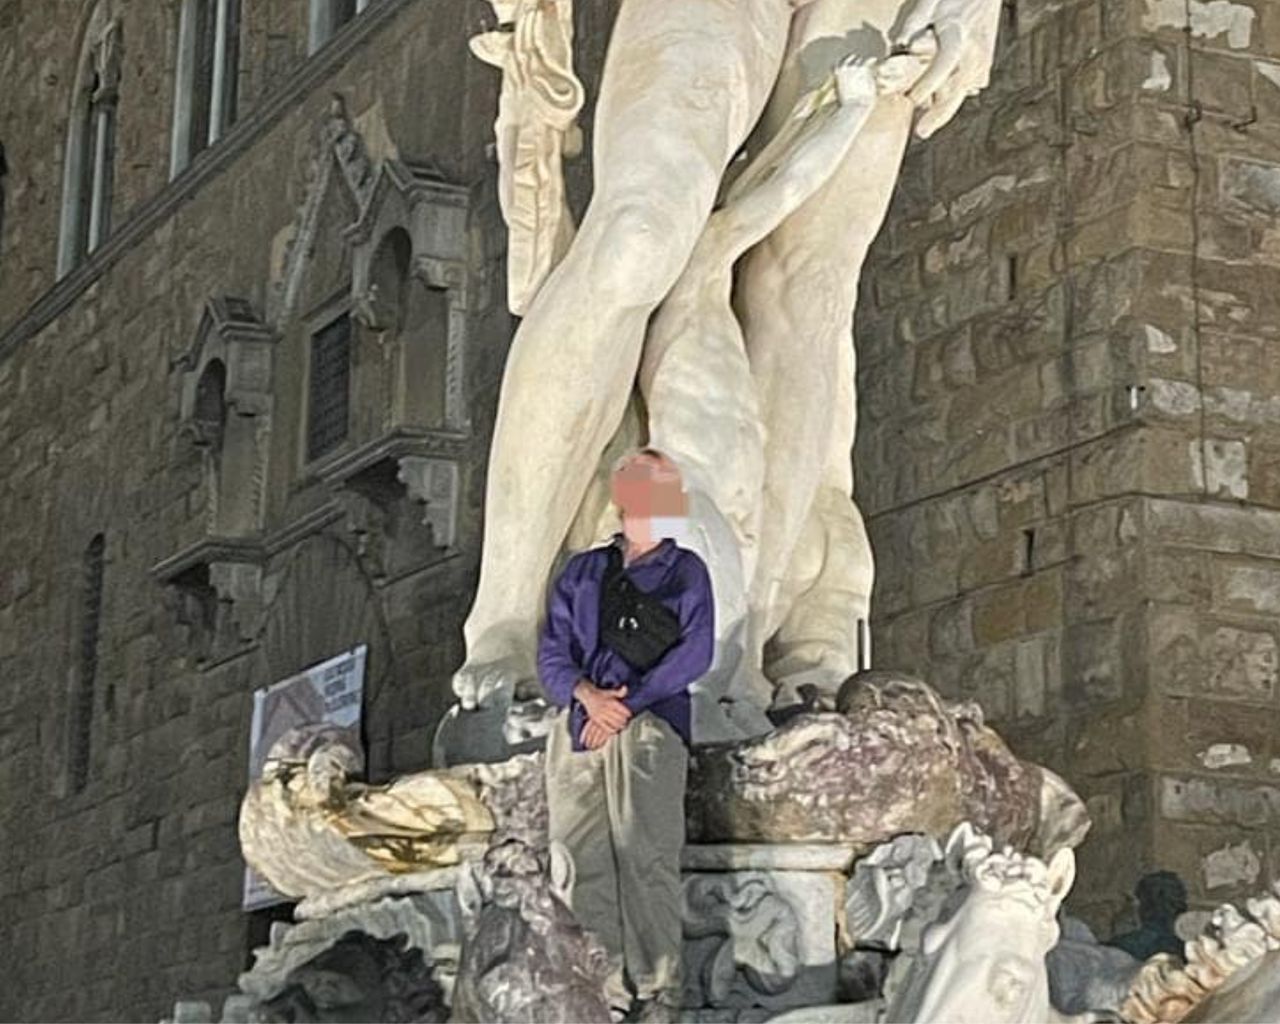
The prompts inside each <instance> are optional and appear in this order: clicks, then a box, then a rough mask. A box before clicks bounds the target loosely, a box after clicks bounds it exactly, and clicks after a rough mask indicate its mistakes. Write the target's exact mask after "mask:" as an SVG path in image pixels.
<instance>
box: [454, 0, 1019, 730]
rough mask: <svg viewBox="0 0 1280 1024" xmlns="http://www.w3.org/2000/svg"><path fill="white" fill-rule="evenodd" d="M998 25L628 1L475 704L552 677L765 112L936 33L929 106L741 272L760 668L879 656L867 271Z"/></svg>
mask: <svg viewBox="0 0 1280 1024" xmlns="http://www.w3.org/2000/svg"><path fill="white" fill-rule="evenodd" d="M999 10H1000V4H999V2H998V0H909V2H907V3H904V2H903V0H808V2H806V0H742V2H739V3H734V4H726V3H724V2H723V0H683V2H681V3H678V4H677V3H652V2H648V0H624V2H623V4H622V6H621V9H620V11H619V14H618V17H617V20H616V22H615V25H614V30H613V37H612V40H611V43H610V49H609V57H608V60H607V61H606V66H605V69H604V75H603V79H602V82H601V89H600V96H599V102H598V104H597V112H596V126H595V127H596V130H595V137H594V142H595V152H594V154H593V158H594V172H595V173H594V183H595V193H594V195H593V197H592V201H591V204H590V206H589V207H588V209H587V211H586V214H585V216H584V218H583V223H582V225H581V228H580V230H579V232H578V234H577V237H576V238H575V239H574V241H573V243H572V245H570V247H569V249H568V251H567V252H566V253H565V256H564V259H563V260H562V262H561V263H560V264H559V266H558V267H557V269H556V271H555V273H554V274H553V275H551V276H550V277H549V278H548V279H547V281H546V283H545V285H544V286H543V287H542V288H541V289H540V290H539V292H538V294H537V295H536V296H535V297H534V299H533V301H532V302H531V303H530V304H529V308H528V311H527V314H526V316H525V319H524V322H523V323H522V325H521V327H520V330H519V331H518V332H517V335H516V338H515V341H514V343H513V345H512V348H511V352H510V354H509V356H508V360H507V364H506V368H505V374H504V381H503V387H502V396H501V401H500V403H499V409H498V416H497V422H496V426H495V435H494V442H493V449H492V453H491V457H490V462H489V478H488V486H487V495H486V502H487V504H486V512H485V529H486V537H485V545H484V552H483V560H482V566H481V576H480V583H479V588H478V591H477V595H476V601H475V604H474V606H473V608H472V611H471V614H470V616H469V617H468V621H467V625H466V630H465V632H466V638H467V661H466V664H465V665H464V666H463V667H462V668H461V669H460V670H459V672H458V673H457V675H456V676H455V679H454V688H455V691H456V692H457V694H458V697H459V699H460V701H461V702H462V704H463V706H464V707H465V708H472V707H475V706H477V705H480V704H484V703H486V702H488V701H490V700H493V699H495V695H504V694H505V695H507V699H509V695H510V694H511V693H512V692H513V691H514V690H515V689H516V687H517V685H518V684H520V683H522V682H527V681H532V680H533V679H534V678H535V674H534V666H533V647H534V639H535V632H536V623H537V620H538V617H539V614H540V610H541V607H540V606H541V603H542V597H543V588H544V585H545V582H546V579H547V576H548V573H549V571H550V569H551V566H552V563H553V561H554V559H555V557H556V555H557V552H558V550H559V548H560V546H561V544H562V543H563V541H564V539H565V537H566V535H567V534H568V531H569V528H570V525H571V523H572V522H573V521H574V518H575V516H576V515H577V514H578V512H579V508H580V506H581V504H582V502H583V499H584V494H585V493H586V491H587V488H588V485H589V484H590V483H591V482H592V480H593V479H594V478H596V477H597V475H598V468H599V461H600V458H601V454H602V453H603V452H604V450H605V448H606V446H607V445H608V443H609V439H610V437H611V436H613V435H614V433H615V431H616V430H617V429H618V427H619V423H620V422H621V420H622V418H623V414H624V409H625V407H626V405H627V402H628V398H629V396H630V394H631V392H632V390H633V385H634V382H635V377H636V371H637V369H638V367H639V365H640V359H641V353H642V346H643V344H644V337H645V331H646V326H647V324H648V322H649V320H650V317H651V315H652V314H653V313H654V311H655V310H656V309H657V308H658V306H659V305H660V304H661V303H662V302H663V300H664V299H666V298H667V297H668V296H669V294H670V293H671V290H672V287H673V286H674V285H675V284H676V281H677V280H678V279H679V277H680V275H681V273H682V272H683V271H684V269H685V267H686V266H687V265H688V263H689V258H690V255H691V254H692V253H693V251H694V248H695V246H696V245H697V244H698V241H699V238H700V237H702V235H703V232H704V229H705V228H706V226H707V222H708V218H709V217H710V215H711V212H712V208H713V206H714V203H715V200H716V195H717V192H718V191H719V190H720V188H721V185H722V179H723V177H724V172H725V170H726V168H727V167H728V165H729V163H730V161H731V159H732V158H733V156H734V155H735V153H737V152H738V150H739V148H740V147H741V145H742V144H743V142H744V141H745V139H746V138H747V135H748V133H749V132H750V130H751V128H752V126H753V125H754V124H755V123H756V121H757V119H758V118H759V115H760V114H761V113H762V112H763V111H764V110H765V107H766V105H768V106H769V113H768V115H767V116H766V118H765V121H764V122H763V123H762V127H761V132H760V134H759V138H760V140H761V142H762V143H764V142H766V141H767V139H768V138H770V137H772V136H775V135H778V134H779V133H780V131H781V128H782V125H783V122H785V120H786V118H787V116H788V115H789V114H790V113H791V112H792V111H794V110H797V109H798V108H797V100H798V98H799V97H801V96H804V95H805V94H807V93H810V92H811V91H812V90H814V89H815V87H817V86H818V85H819V84H820V82H822V81H823V80H825V79H827V78H828V77H829V76H830V75H831V73H832V69H833V68H834V67H836V66H837V65H839V64H840V63H841V62H842V61H843V60H845V59H846V58H847V57H850V56H853V57H855V58H863V59H878V58H882V57H884V56H885V55H887V54H888V53H889V52H890V51H891V49H893V48H894V47H895V46H898V47H905V46H906V45H907V44H909V43H911V42H916V41H919V40H920V38H921V36H925V35H929V34H930V33H932V36H933V38H935V39H936V42H937V50H936V55H935V56H933V57H932V58H931V60H930V61H929V66H928V69H927V70H926V71H925V72H924V74H923V75H922V76H921V77H920V79H919V81H918V82H916V84H915V85H914V86H913V87H912V89H911V91H910V93H908V94H907V95H906V96H904V95H901V94H898V93H894V94H892V95H885V96H882V97H878V98H877V100H876V103H875V106H874V109H873V110H872V111H871V112H870V114H869V116H868V117H867V120H866V123H865V124H864V125H862V126H861V127H860V129H859V134H858V139H859V141H858V143H857V145H856V146H854V147H853V148H852V150H851V151H850V152H849V153H848V154H847V155H846V156H845V158H844V159H843V160H842V161H836V169H835V170H834V171H833V172H832V173H831V174H830V175H829V176H828V178H827V179H826V181H825V183H824V184H823V185H822V187H821V188H819V189H818V190H817V191H816V192H814V193H813V194H812V195H811V196H810V197H809V198H808V199H807V201H804V202H802V203H800V205H799V206H798V207H796V208H795V209H794V211H793V212H791V213H790V215H789V216H787V217H786V219H785V220H784V221H783V222H782V223H780V224H778V225H777V226H776V227H775V228H774V229H773V230H772V232H771V233H770V234H769V237H768V238H766V239H765V240H764V241H762V242H760V243H759V244H757V245H756V246H755V247H754V249H753V250H752V251H751V252H749V253H748V254H747V255H746V256H745V257H744V262H743V264H742V269H741V273H740V275H739V279H738V289H737V290H738V293H739V295H740V298H741V302H740V303H739V306H740V316H741V323H742V325H743V332H742V333H743V336H744V338H745V344H746V351H747V355H748V357H749V359H750V370H751V373H752V375H753V377H754V379H755V382H756V389H757V391H758V393H759V394H760V396H761V399H762V403H761V407H760V414H761V418H762V420H763V423H764V428H765V437H766V439H767V440H766V443H765V449H764V456H765V458H764V476H763V489H762V492H761V494H760V496H759V498H758V501H759V503H760V509H761V510H762V513H761V520H760V522H761V531H762V533H761V542H760V545H759V548H758V551H759V555H758V558H757V561H756V568H755V571H754V573H753V577H752V579H751V580H747V581H744V582H746V583H747V585H748V586H749V588H750V591H749V592H750V595H751V597H750V605H751V609H752V617H753V620H754V621H753V625H752V628H751V629H750V630H749V631H748V634H749V635H748V636H747V637H745V638H744V640H743V643H744V645H745V648H746V651H747V655H748V656H747V658H746V661H747V663H748V666H749V667H750V668H753V669H754V668H756V666H757V665H758V663H759V661H760V657H761V655H760V652H761V650H762V649H763V645H764V643H765V641H766V640H769V639H770V637H773V638H774V640H775V641H776V642H777V643H778V644H780V647H779V649H780V650H782V651H783V652H784V653H785V654H787V655H788V656H789V657H790V659H791V666H792V667H795V666H798V665H800V664H801V663H803V664H805V665H807V666H808V667H809V669H810V670H812V671H816V672H817V673H818V674H819V675H820V676H824V677H825V681H826V682H827V683H829V684H831V685H834V683H835V682H838V680H839V679H842V678H843V677H844V676H845V675H847V674H848V671H849V670H850V669H852V668H853V667H855V666H856V665H857V660H856V658H857V654H856V636H857V630H858V626H857V620H858V619H859V618H860V617H861V618H865V615H866V607H867V604H868V601H869V593H870V582H871V576H870V565H871V560H870V553H869V550H867V544H866V538H865V531H864V530H863V529H862V527H861V520H860V518H858V517H857V514H856V510H854V509H853V507H852V505H851V503H850V499H849V494H850V491H851V466H850V448H851V440H852V430H853V372H852V350H851V347H850V345H849V342H848V333H847V332H848V329H849V324H850V318H851V314H852V310H853V302H854V297H855V295H856V288H857V271H858V268H859V266H860V264H861V262H862V257H863V255H864V254H865V252H866V248H867V246H868V245H869V244H870V241H871V239H872V238H873V237H874V235H875V233H876V230H877V229H878V227H879V223H880V221H881V219H882V217H883V214H884V210H885V208H886V206H887V204H888V199H889V195H890V193H891V191H892V185H893V182H894V180H895V179H896V176H897V168H898V164H899V160H900V157H901V153H902V150H903V148H904V146H905V143H906V139H907V136H908V134H909V131H910V127H911V122H912V118H913V115H914V111H915V110H916V109H917V108H918V107H924V108H927V109H926V112H925V113H924V115H923V117H922V118H921V120H920V122H919V124H918V125H917V130H918V131H919V132H921V133H922V134H927V133H928V132H930V131H932V130H933V129H935V128H937V127H938V126H940V125H941V124H943V123H945V122H946V121H947V120H948V119H949V118H950V116H951V115H952V114H954V112H955V110H956V109H957V108H958V107H959V105H960V103H961V102H962V101H963V99H964V97H965V96H966V95H968V94H970V93H971V92H973V91H975V90H976V89H977V88H980V87H981V86H982V85H983V84H985V81H986V77H987V72H988V69H989V67H990V63H991V56H992V52H993V49H994V40H995V26H996V24H997V20H998V15H999ZM793 19H794V24H793ZM780 70H781V77H779V71H780ZM771 93H772V94H773V99H772V101H770V99H769V97H770V94H771ZM766 194H767V193H766ZM584 296H590V299H589V300H587V301H584ZM552 392H554V393H555V394H556V395H557V396H558V400H557V401H556V402H554V403H548V402H546V401H545V396H546V395H547V394H548V393H552ZM833 409H834V410H835V416H834V423H835V425H832V422H833V421H832V410H833ZM535 438H536V443H531V441H530V439H535ZM810 611H811V612H812V614H809V612H810ZM775 633H776V634H777V636H774V634H775ZM497 699H502V698H501V697H499V698H497ZM757 726H758V727H759V728H763V727H764V722H763V720H762V719H758V720H757Z"/></svg>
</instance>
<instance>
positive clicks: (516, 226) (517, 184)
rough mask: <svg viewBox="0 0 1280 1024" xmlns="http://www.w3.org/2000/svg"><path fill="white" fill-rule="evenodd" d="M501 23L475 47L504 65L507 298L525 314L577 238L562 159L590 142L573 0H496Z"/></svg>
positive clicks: (501, 185)
mask: <svg viewBox="0 0 1280 1024" xmlns="http://www.w3.org/2000/svg"><path fill="white" fill-rule="evenodd" d="M489 3H490V6H492V7H493V10H494V13H496V14H497V16H498V22H499V25H500V27H499V28H498V29H497V30H495V31H492V32H484V33H481V34H480V35H477V36H473V37H472V38H471V44H470V45H471V52H472V53H474V54H475V55H476V56H477V57H479V58H480V59H481V60H483V61H484V62H485V63H486V64H492V65H493V66H494V67H496V68H500V69H501V70H502V95H501V98H500V100H499V106H498V120H497V122H496V123H495V125H494V135H495V136H496V138H497V153H498V167H499V171H500V177H499V181H498V201H499V203H500V205H501V207H502V216H503V219H504V220H505V221H506V222H507V228H508V243H507V305H508V307H509V308H510V310H511V312H513V313H515V314H517V315H522V314H524V312H525V311H526V310H527V309H528V306H529V302H530V300H531V299H532V298H533V296H534V295H535V294H536V293H537V291H538V289H539V288H540V287H542V283H543V281H545V280H546V278H547V275H548V274H549V273H550V272H551V270H552V269H553V268H554V267H555V265H556V264H557V263H558V262H560V259H561V257H562V256H563V255H564V253H565V251H566V250H567V249H568V248H569V243H570V242H571V241H572V240H573V218H572V216H571V214H570V213H569V205H568V202H567V201H566V199H565V191H564V178H563V175H562V174H561V171H560V161H561V159H562V158H564V157H571V156H574V155H576V154H577V153H578V152H579V151H580V150H581V148H582V133H581V131H580V129H579V128H578V125H577V117H578V113H579V112H580V111H581V110H582V102H583V98H584V92H583V88H582V83H581V82H580V81H579V80H578V76H577V75H576V74H575V73H574V70H573V0H489Z"/></svg>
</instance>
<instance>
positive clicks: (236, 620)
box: [151, 537, 264, 661]
mask: <svg viewBox="0 0 1280 1024" xmlns="http://www.w3.org/2000/svg"><path fill="white" fill-rule="evenodd" d="M263 558H264V550H263V546H262V544H261V542H260V541H258V540H257V539H247V538H230V537H210V538H206V539H205V540H202V541H200V542H198V543H196V544H193V545H191V546H190V547H188V548H184V549H183V550H182V551H179V552H178V553H177V554H176V555H173V556H171V557H169V558H166V559H165V560H164V561H163V562H159V563H157V564H156V565H154V566H152V568H151V575H152V577H153V578H154V579H155V580H157V581H158V582H160V583H162V584H164V585H165V586H166V587H167V588H168V589H169V592H170V594H171V596H172V599H173V603H174V610H175V614H176V616H177V618H178V621H179V622H180V623H182V624H183V625H185V626H187V627H188V628H189V629H190V630H191V632H192V646H193V647H194V648H195V649H196V651H197V660H198V661H218V660H221V658H223V657H226V656H227V655H229V654H232V653H234V652H236V651H238V650H239V649H240V648H242V647H243V646H244V645H245V644H247V643H251V642H252V641H253V639H254V638H255V637H256V636H257V631H258V626H259V624H260V620H261V617H262V562H263Z"/></svg>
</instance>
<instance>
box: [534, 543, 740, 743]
mask: <svg viewBox="0 0 1280 1024" xmlns="http://www.w3.org/2000/svg"><path fill="white" fill-rule="evenodd" d="M613 543H614V544H618V543H621V535H619V536H618V537H615V538H614V541H613ZM609 547H610V545H605V546H603V547H598V548H592V549H591V550H589V551H583V552H581V553H579V554H576V555H574V556H573V557H572V558H571V559H569V563H568V564H567V565H566V566H565V567H564V571H563V572H562V573H561V574H560V578H559V579H557V580H556V583H555V586H554V587H552V589H551V594H550V596H549V599H548V603H547V621H546V624H545V625H544V626H543V627H542V635H541V636H540V637H539V639H538V675H539V676H540V677H541V679H542V686H543V689H545V690H546V692H547V697H548V698H549V699H550V700H551V702H552V703H554V704H556V705H558V706H560V707H568V708H570V712H569V728H570V731H571V734H572V736H573V748H574V750H582V749H583V746H582V730H583V727H584V726H585V725H586V724H587V716H586V710H585V709H584V708H583V707H582V705H581V704H580V703H579V702H578V701H576V700H575V699H574V697H573V688H574V687H575V686H576V685H577V683H578V680H580V679H583V678H586V679H590V680H591V681H592V682H593V683H595V684H596V685H597V686H600V687H605V688H611V687H616V686H626V687H627V695H626V696H625V697H624V698H623V699H622V703H624V704H625V705H626V706H627V707H628V708H629V709H630V710H631V714H632V716H633V717H634V716H636V715H638V714H640V712H642V711H652V712H653V713H654V714H655V715H657V716H658V717H659V718H662V719H663V720H664V721H666V722H667V723H669V724H670V725H671V727H672V728H673V729H675V731H676V732H677V733H679V734H680V736H681V738H682V739H683V740H684V741H685V743H688V742H689V705H690V698H689V686H690V684H691V683H693V682H695V681H696V680H697V679H698V678H699V677H700V676H702V674H703V673H705V672H706V671H707V669H709V668H710V667H711V657H712V654H713V652H714V648H715V610H714V602H713V600H712V596H711V579H710V577H709V576H708V575H707V567H706V566H705V565H704V564H703V563H702V559H701V558H699V557H698V556H697V555H696V554H695V553H694V552H692V551H688V550H686V549H685V548H682V547H678V546H677V545H676V543H675V541H673V540H664V541H663V542H662V543H661V544H659V545H658V546H657V547H656V548H654V549H653V550H652V551H649V552H648V553H646V554H644V555H641V556H640V558H638V559H636V560H635V561H634V562H632V563H631V564H630V565H629V566H627V567H626V568H625V569H624V570H623V572H625V573H626V575H627V576H628V577H629V578H630V579H631V582H632V583H633V584H634V585H635V587H636V588H637V589H638V590H642V591H645V592H646V593H648V594H649V595H651V596H652V597H655V598H657V599H658V600H659V601H661V602H662V603H663V604H664V605H666V606H667V607H668V608H670V609H671V610H672V611H673V612H675V613H676V615H677V616H679V618H680V627H681V635H680V639H679V640H678V641H677V642H676V644H675V646H673V647H672V648H671V649H670V650H669V651H667V653H666V654H664V655H663V656H662V659H661V660H660V661H659V662H658V663H657V664H656V665H654V666H652V667H651V668H650V669H649V670H648V671H647V672H640V671H639V670H637V669H636V668H634V667H632V665H631V664H630V663H628V662H627V661H626V660H624V659H623V658H622V657H621V656H620V655H618V654H616V653H614V651H613V650H611V649H610V648H608V647H606V646H605V645H604V644H602V643H600V642H599V620H600V587H601V585H602V584H603V582H604V572H605V567H606V566H607V565H608V562H609Z"/></svg>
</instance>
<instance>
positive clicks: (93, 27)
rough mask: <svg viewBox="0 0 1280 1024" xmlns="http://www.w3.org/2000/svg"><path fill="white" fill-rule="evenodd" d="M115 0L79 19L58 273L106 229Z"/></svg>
mask: <svg viewBox="0 0 1280 1024" xmlns="http://www.w3.org/2000/svg"><path fill="white" fill-rule="evenodd" d="M114 6H115V4H114V0H98V2H96V3H95V4H93V5H92V6H91V7H90V8H89V10H88V12H87V14H86V16H85V19H84V23H83V28H82V31H81V37H80V45H79V48H78V56H77V59H76V68H75V73H74V78H73V80H72V87H71V95H70V98H69V100H68V105H67V139H66V146H65V148H64V150H63V161H62V205H61V211H60V214H59V226H58V261H57V276H58V277H59V278H61V277H65V276H66V275H67V274H68V273H70V272H71V271H72V270H73V269H74V268H75V267H76V266H77V265H79V264H80V263H81V262H83V261H84V260H85V259H86V258H88V257H89V256H91V255H92V254H93V253H94V252H95V251H96V250H97V249H98V248H100V247H101V245H102V243H103V242H104V241H105V240H106V238H107V236H108V235H109V234H110V231H111V198H112V192H113V185H114V170H115V155H116V154H115V149H116V145H115V135H116V121H117V100H118V97H119V85H120V69H121V58H122V49H123V42H122V28H121V21H120V18H119V16H118V15H115V14H114Z"/></svg>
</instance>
